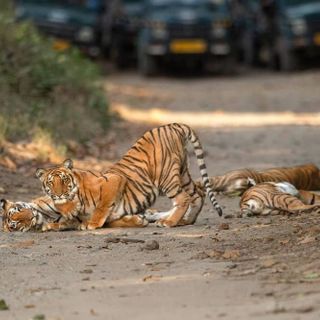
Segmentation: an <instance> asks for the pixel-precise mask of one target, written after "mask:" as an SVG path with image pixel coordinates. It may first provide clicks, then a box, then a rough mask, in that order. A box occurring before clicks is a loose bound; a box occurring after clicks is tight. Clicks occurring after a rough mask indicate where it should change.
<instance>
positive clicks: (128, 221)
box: [107, 214, 148, 228]
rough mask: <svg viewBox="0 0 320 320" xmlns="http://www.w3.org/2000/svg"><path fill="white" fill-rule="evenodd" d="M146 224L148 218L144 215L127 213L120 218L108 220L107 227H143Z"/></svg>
mask: <svg viewBox="0 0 320 320" xmlns="http://www.w3.org/2000/svg"><path fill="white" fill-rule="evenodd" d="M147 225H148V220H147V219H145V217H143V216H140V215H138V214H136V215H132V216H131V215H127V216H124V217H122V218H121V219H118V220H115V221H112V222H109V223H108V224H107V226H108V227H109V228H143V227H146V226H147Z"/></svg>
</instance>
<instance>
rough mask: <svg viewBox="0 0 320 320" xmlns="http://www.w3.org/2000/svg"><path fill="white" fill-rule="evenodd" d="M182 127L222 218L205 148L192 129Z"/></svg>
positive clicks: (207, 190) (205, 186) (203, 179)
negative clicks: (208, 169) (206, 159)
mask: <svg viewBox="0 0 320 320" xmlns="http://www.w3.org/2000/svg"><path fill="white" fill-rule="evenodd" d="M182 126H183V129H184V131H185V133H186V136H187V139H188V140H189V141H190V142H191V143H192V145H193V149H194V153H195V155H196V157H197V163H198V166H199V169H200V174H201V178H202V182H203V185H204V188H205V190H206V192H207V195H208V197H209V199H210V201H211V203H212V205H213V207H214V208H215V210H216V211H217V213H218V214H219V216H220V217H221V216H222V213H223V212H222V209H221V207H220V205H219V204H218V201H217V199H216V197H215V195H214V192H213V190H212V187H211V184H210V181H209V176H208V172H207V166H206V164H205V162H204V152H203V148H202V145H201V143H200V140H199V138H198V136H197V135H196V133H195V132H194V131H193V130H192V129H191V128H190V127H188V126H187V125H182Z"/></svg>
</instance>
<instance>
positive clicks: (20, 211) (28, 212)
mask: <svg viewBox="0 0 320 320" xmlns="http://www.w3.org/2000/svg"><path fill="white" fill-rule="evenodd" d="M0 208H1V209H2V210H3V213H2V229H3V231H5V232H13V231H23V232H25V231H28V230H30V229H31V228H33V227H35V226H36V225H37V224H38V223H40V222H39V221H38V220H39V217H38V216H37V214H36V213H35V212H34V210H33V209H32V207H31V206H30V205H29V204H28V203H26V202H10V201H8V200H5V199H1V200H0Z"/></svg>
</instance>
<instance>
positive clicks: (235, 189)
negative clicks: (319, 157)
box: [210, 164, 320, 196]
mask: <svg viewBox="0 0 320 320" xmlns="http://www.w3.org/2000/svg"><path fill="white" fill-rule="evenodd" d="M250 179H253V180H254V181H255V182H256V183H257V184H258V183H262V182H270V181H273V182H282V181H286V182H289V183H291V184H293V185H294V186H295V187H296V188H297V189H303V190H320V171H319V168H318V167H317V166H315V165H314V164H305V165H301V166H296V167H288V168H285V167H284V168H272V169H267V170H263V171H256V170H252V169H240V170H233V171H229V172H227V173H226V174H224V175H221V176H215V177H211V178H210V184H211V186H212V189H213V190H214V191H216V192H222V193H224V194H225V195H229V196H238V195H239V196H240V195H241V194H242V193H243V192H244V191H245V190H247V189H248V188H250V186H251V183H250Z"/></svg>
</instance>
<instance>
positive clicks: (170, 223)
mask: <svg viewBox="0 0 320 320" xmlns="http://www.w3.org/2000/svg"><path fill="white" fill-rule="evenodd" d="M188 141H190V142H191V143H192V145H193V147H194V151H195V154H196V157H197V162H198V165H199V168H200V172H201V176H202V181H203V185H204V188H205V190H206V192H207V194H208V195H209V198H210V200H211V202H212V204H213V206H214V208H215V209H216V211H217V212H218V213H219V215H222V209H221V208H220V206H219V204H218V203H217V201H216V199H215V197H214V194H213V191H212V189H211V187H210V183H209V178H208V174H207V170H206V165H205V162H204V159H203V149H202V147H201V144H200V141H199V139H198V137H197V136H196V134H195V133H194V131H193V130H192V129H191V128H190V127H188V126H186V125H183V124H177V123H174V124H168V125H165V126H161V127H158V128H155V129H153V130H150V131H147V132H146V133H145V134H144V135H143V136H142V137H141V138H140V139H138V140H137V142H136V143H135V144H134V145H133V147H132V148H131V149H130V150H129V151H128V152H127V153H126V154H125V155H124V157H123V158H122V159H121V160H120V161H119V162H117V163H116V164H114V165H113V166H112V167H111V168H109V169H108V170H107V171H106V172H105V173H103V174H101V173H99V174H97V173H95V172H92V171H90V170H88V171H85V170H79V169H74V168H73V163H72V161H71V160H66V161H65V162H64V163H63V164H62V165H60V166H55V167H52V168H48V169H38V170H37V172H36V175H37V177H38V178H39V179H40V180H41V182H42V185H43V189H44V191H45V193H46V194H47V195H48V196H49V197H50V198H51V199H52V202H53V205H54V207H55V208H56V210H57V211H58V212H59V213H61V215H62V216H63V217H64V218H65V219H67V220H72V219H73V218H74V217H77V218H79V219H80V220H81V225H80V229H82V230H84V229H89V230H91V229H96V228H100V227H102V226H103V225H104V224H105V222H107V223H108V222H110V221H115V220H119V219H120V218H122V217H124V216H126V215H129V216H130V215H135V214H142V215H145V216H146V217H147V218H148V219H149V220H156V221H157V225H158V226H166V227H174V226H177V225H185V224H192V223H194V222H195V220H196V219H197V216H198V214H199V213H200V211H201V208H202V206H203V203H204V198H205V195H204V193H203V192H202V191H201V190H200V188H197V186H196V185H195V183H194V182H193V180H192V179H191V176H190V173H189V170H188V164H187V160H188V159H187V150H186V146H187V143H188ZM159 195H166V196H167V197H168V198H169V199H171V200H172V201H173V207H172V209H171V210H169V211H167V212H157V213H154V214H149V213H148V212H147V213H146V210H147V209H148V208H150V206H151V205H152V204H153V203H154V202H155V200H156V198H157V197H158V196H159Z"/></svg>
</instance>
